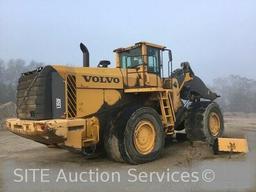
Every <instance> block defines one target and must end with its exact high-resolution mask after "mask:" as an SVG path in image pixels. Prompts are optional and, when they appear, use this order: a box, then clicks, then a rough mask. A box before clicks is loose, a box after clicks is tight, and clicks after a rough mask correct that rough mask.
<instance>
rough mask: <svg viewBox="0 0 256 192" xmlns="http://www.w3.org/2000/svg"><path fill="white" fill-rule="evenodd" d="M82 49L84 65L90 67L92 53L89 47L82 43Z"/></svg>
mask: <svg viewBox="0 0 256 192" xmlns="http://www.w3.org/2000/svg"><path fill="white" fill-rule="evenodd" d="M80 49H81V51H82V52H83V67H90V54H89V51H88V49H87V47H86V46H85V45H84V44H83V43H80Z"/></svg>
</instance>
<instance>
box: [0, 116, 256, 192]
mask: <svg viewBox="0 0 256 192" xmlns="http://www.w3.org/2000/svg"><path fill="white" fill-rule="evenodd" d="M225 136H228V137H232V136H233V137H245V138H247V139H248V142H249V150H250V152H249V153H247V154H232V155H231V156H230V155H229V154H219V155H213V153H212V151H211V149H210V148H208V146H207V145H206V144H204V143H201V142H196V143H194V144H193V145H191V143H190V142H188V141H184V140H183V141H179V142H176V141H172V142H168V144H167V146H166V148H165V150H164V152H163V154H162V156H161V158H160V159H159V160H157V161H154V162H151V163H147V164H143V165H138V166H132V165H127V164H124V163H116V162H112V161H110V160H108V159H107V158H106V157H98V158H96V159H93V160H86V159H85V158H84V157H83V156H82V155H80V154H74V153H71V152H68V151H66V150H63V149H56V148H47V147H45V146H44V145H41V144H38V143H35V142H33V141H30V140H27V139H24V138H21V137H19V136H16V135H14V134H12V133H9V132H8V131H6V130H2V131H0V170H1V171H0V192H2V191H3V192H7V191H10V192H15V191H19V192H20V191H33V192H35V191H45V192H46V191H49V192H50V191H90V192H92V191H112V192H114V191H148V192H150V191H154V192H155V191H161V192H162V191H179V192H182V191H195V192H198V191H215V192H216V191H225V192H227V191H230V192H231V191H232V192H234V191H239V192H240V191H246V192H249V191H250V192H255V191H256V114H241V113H240V114H235V113H226V114H225ZM18 168H19V169H21V171H20V172H19V174H21V172H22V175H23V179H22V181H21V182H20V181H18V182H17V181H16V180H17V179H19V178H20V177H18V176H17V175H15V174H14V171H15V170H16V169H18ZM26 169H40V170H42V169H47V170H48V171H49V173H50V174H49V177H47V178H50V179H49V180H48V181H49V182H42V180H41V177H40V176H42V174H41V173H40V174H39V173H38V172H37V174H35V178H34V179H35V182H33V180H32V179H33V177H32V176H31V175H29V174H28V181H27V182H26V180H25V170H26ZM131 169H133V171H134V172H133V173H134V174H135V175H136V176H138V175H139V174H141V173H142V172H146V174H148V175H150V174H151V173H152V172H157V173H160V174H161V173H165V172H168V173H169V172H171V173H174V172H177V173H178V174H177V175H176V179H175V181H169V180H167V179H166V177H165V179H164V180H159V178H158V177H153V179H152V180H150V179H148V180H146V182H145V180H139V181H136V182H131V181H130V179H131V176H130V175H129V174H128V172H129V170H131ZM135 169H136V170H135ZM209 169H210V170H212V171H213V172H214V177H213V178H214V180H213V181H211V182H209V181H208V182H206V181H205V180H203V179H201V178H200V179H199V181H192V180H189V181H187V180H186V181H181V180H179V178H180V175H179V173H180V172H181V173H182V172H187V173H189V174H191V173H193V172H198V173H199V175H201V173H204V171H205V170H209ZM60 170H64V172H65V174H67V175H68V174H69V173H71V174H75V173H81V172H89V171H90V170H92V171H98V172H99V173H103V172H107V173H112V172H119V173H120V180H115V181H108V182H106V183H105V182H103V181H93V182H92V181H91V182H84V181H81V180H79V181H75V182H74V181H73V182H72V181H68V182H65V181H64V180H62V181H58V182H57V181H56V177H57V176H58V174H59V171H60ZM208 176H209V177H210V176H211V175H208ZM132 178H135V176H134V177H132ZM147 178H148V177H147ZM177 178H178V180H179V181H178V182H177Z"/></svg>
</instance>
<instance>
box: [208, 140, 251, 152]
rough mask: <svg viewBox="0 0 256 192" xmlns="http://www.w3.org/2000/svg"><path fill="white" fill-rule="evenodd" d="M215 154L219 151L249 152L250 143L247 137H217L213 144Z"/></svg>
mask: <svg viewBox="0 0 256 192" xmlns="http://www.w3.org/2000/svg"><path fill="white" fill-rule="evenodd" d="M212 148H213V151H214V153H215V154H217V153H218V152H230V153H247V152H248V151H249V150H248V143H247V140H246V139H237V138H217V139H216V140H215V142H214V145H213V146H212Z"/></svg>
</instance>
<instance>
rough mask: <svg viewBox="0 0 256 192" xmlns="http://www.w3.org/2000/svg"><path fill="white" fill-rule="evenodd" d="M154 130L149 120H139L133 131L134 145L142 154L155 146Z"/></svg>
mask: <svg viewBox="0 0 256 192" xmlns="http://www.w3.org/2000/svg"><path fill="white" fill-rule="evenodd" d="M155 139H156V132H155V127H154V125H153V124H152V123H151V122H150V121H145V120H144V121H141V122H139V123H138V124H137V126H136V128H135V131H134V139H133V141H134V146H135V148H136V150H137V151H138V152H139V153H140V154H143V155H147V154H149V153H150V152H151V151H152V150H153V149H154V147H155Z"/></svg>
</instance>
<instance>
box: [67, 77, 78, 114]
mask: <svg viewBox="0 0 256 192" xmlns="http://www.w3.org/2000/svg"><path fill="white" fill-rule="evenodd" d="M76 108H77V104H76V77H75V76H74V75H68V76H67V113H68V118H73V117H76V115H77V110H76Z"/></svg>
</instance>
